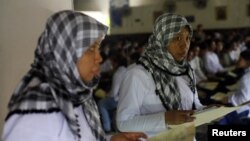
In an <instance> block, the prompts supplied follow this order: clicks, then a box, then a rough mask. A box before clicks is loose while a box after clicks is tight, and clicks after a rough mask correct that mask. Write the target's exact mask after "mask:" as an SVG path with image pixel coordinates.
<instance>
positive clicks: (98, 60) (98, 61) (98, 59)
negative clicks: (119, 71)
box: [95, 51, 102, 63]
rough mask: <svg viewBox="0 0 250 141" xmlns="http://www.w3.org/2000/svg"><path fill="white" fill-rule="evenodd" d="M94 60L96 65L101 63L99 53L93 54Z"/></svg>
mask: <svg viewBox="0 0 250 141" xmlns="http://www.w3.org/2000/svg"><path fill="white" fill-rule="evenodd" d="M95 60H96V63H101V62H102V56H101V54H100V51H97V52H96V54H95Z"/></svg>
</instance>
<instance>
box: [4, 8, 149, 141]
mask: <svg viewBox="0 0 250 141" xmlns="http://www.w3.org/2000/svg"><path fill="white" fill-rule="evenodd" d="M106 32H107V27H106V26H105V25H103V24H101V23H99V22H98V21H96V20H95V19H93V18H91V17H89V16H87V15H84V14H82V13H79V12H75V11H70V10H68V11H60V12H57V13H55V14H53V15H52V16H51V17H50V18H49V19H48V21H47V24H46V28H45V30H44V32H43V33H42V35H41V36H40V38H39V41H38V46H37V48H36V51H35V60H34V62H33V64H32V66H31V69H30V70H29V72H28V73H27V74H26V75H25V77H24V78H23V79H22V81H21V82H20V83H19V85H18V86H17V88H16V90H15V91H14V93H13V95H12V97H11V100H10V102H9V113H8V115H7V117H6V122H5V125H4V130H3V135H2V139H3V141H106V140H111V141H136V140H138V139H139V138H140V137H146V136H145V134H143V133H119V134H116V135H114V136H106V135H105V133H104V131H103V129H102V126H101V122H100V116H99V113H98V109H97V106H96V103H95V101H94V99H93V96H92V92H93V88H94V87H95V86H96V85H97V84H98V78H99V76H98V75H99V71H100V62H101V61H102V58H101V56H100V53H99V46H100V43H101V41H102V39H103V38H104V35H105V34H106Z"/></svg>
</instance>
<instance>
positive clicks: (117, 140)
mask: <svg viewBox="0 0 250 141" xmlns="http://www.w3.org/2000/svg"><path fill="white" fill-rule="evenodd" d="M140 138H145V139H146V138H147V135H146V134H144V133H141V132H123V133H119V134H116V135H114V136H112V137H111V139H110V141H139V139H140Z"/></svg>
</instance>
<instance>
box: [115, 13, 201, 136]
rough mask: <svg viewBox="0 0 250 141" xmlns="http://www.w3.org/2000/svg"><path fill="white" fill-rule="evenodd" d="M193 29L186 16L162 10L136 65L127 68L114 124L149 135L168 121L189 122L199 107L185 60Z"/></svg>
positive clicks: (190, 70)
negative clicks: (162, 12) (163, 12)
mask: <svg viewBox="0 0 250 141" xmlns="http://www.w3.org/2000/svg"><path fill="white" fill-rule="evenodd" d="M192 34H193V30H192V27H191V26H190V25H189V23H188V22H187V20H186V19H185V18H184V17H182V16H180V15H175V14H169V13H165V14H163V15H161V16H160V17H158V18H157V20H156V23H155V25H154V30H153V34H152V35H151V36H150V38H149V41H148V46H147V47H146V48H145V52H144V53H143V54H142V56H141V58H140V59H139V63H137V65H135V66H133V67H130V68H128V71H127V73H126V76H125V78H124V81H123V83H122V86H121V89H120V98H119V102H118V109H117V116H116V120H117V127H118V129H119V130H121V131H143V132H145V133H146V134H147V135H148V136H153V135H155V134H156V133H158V132H160V131H163V130H167V129H168V127H169V125H176V124H181V123H185V122H192V121H193V120H194V117H193V116H192V114H193V112H194V111H193V110H195V109H199V108H202V107H203V105H202V104H201V103H200V101H199V99H198V95H197V91H196V87H195V78H194V74H193V70H192V69H191V67H190V65H189V64H188V63H187V61H186V60H185V58H186V55H187V52H188V50H189V46H190V39H191V37H192Z"/></svg>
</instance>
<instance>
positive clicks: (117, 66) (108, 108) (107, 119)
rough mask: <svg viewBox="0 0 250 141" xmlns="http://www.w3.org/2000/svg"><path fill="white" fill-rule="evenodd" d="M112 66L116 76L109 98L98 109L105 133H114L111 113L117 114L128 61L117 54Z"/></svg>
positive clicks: (113, 78)
mask: <svg viewBox="0 0 250 141" xmlns="http://www.w3.org/2000/svg"><path fill="white" fill-rule="evenodd" d="M112 66H113V68H114V74H113V77H112V85H111V89H110V91H109V93H108V95H107V97H106V98H104V99H101V100H100V101H99V102H98V108H99V111H100V114H101V120H102V124H103V128H104V130H105V132H110V131H112V129H111V125H112V124H111V123H112V120H114V119H113V118H112V117H111V116H112V115H113V113H111V112H115V110H116V108H117V103H118V99H119V90H120V86H121V83H122V80H123V78H124V76H125V73H126V70H127V69H126V67H127V60H126V58H124V57H122V56H121V55H120V54H119V53H117V54H116V55H114V56H113V57H112Z"/></svg>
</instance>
